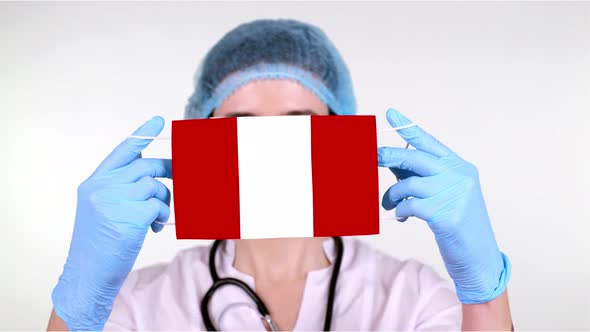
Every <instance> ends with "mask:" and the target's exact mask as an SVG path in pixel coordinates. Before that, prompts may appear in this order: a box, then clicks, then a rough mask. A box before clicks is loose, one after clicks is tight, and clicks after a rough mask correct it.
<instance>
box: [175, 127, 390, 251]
mask: <svg viewBox="0 0 590 332" xmlns="http://www.w3.org/2000/svg"><path fill="white" fill-rule="evenodd" d="M375 128H376V120H375V116H364V115H350V116H348V115H339V116H316V115H311V116H302V115H296V116H267V117H259V116H255V117H237V118H236V117H233V118H214V119H195V120H178V121H173V122H172V174H173V198H174V214H175V222H176V237H177V238H178V239H262V238H289V237H323V236H344V235H368V234H378V233H379V192H378V191H379V188H378V173H377V172H378V169H377V134H376V129H375Z"/></svg>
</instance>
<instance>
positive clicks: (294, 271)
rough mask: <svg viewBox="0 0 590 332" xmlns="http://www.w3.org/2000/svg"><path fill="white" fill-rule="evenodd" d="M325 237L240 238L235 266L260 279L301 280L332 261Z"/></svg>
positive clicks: (237, 242)
mask: <svg viewBox="0 0 590 332" xmlns="http://www.w3.org/2000/svg"><path fill="white" fill-rule="evenodd" d="M325 240H326V239H325V238H289V239H262V240H237V241H236V254H235V261H234V267H235V268H236V269H237V270H239V271H241V272H243V273H246V274H249V275H251V276H253V277H254V279H257V280H282V281H286V280H300V279H305V277H306V276H307V273H308V272H310V271H313V270H318V269H322V268H325V267H328V266H329V265H330V261H329V260H328V258H327V257H326V254H325V253H324V248H323V242H324V241H325Z"/></svg>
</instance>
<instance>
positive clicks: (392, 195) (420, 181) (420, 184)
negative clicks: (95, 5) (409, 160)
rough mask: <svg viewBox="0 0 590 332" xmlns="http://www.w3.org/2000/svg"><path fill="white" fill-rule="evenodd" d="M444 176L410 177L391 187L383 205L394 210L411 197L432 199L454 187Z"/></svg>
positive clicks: (384, 197) (384, 196)
mask: <svg viewBox="0 0 590 332" xmlns="http://www.w3.org/2000/svg"><path fill="white" fill-rule="evenodd" d="M447 180H448V179H447V178H446V177H445V176H443V175H436V176H429V177H416V176H413V177H410V178H407V179H405V180H401V181H399V182H398V183H396V184H394V185H393V186H391V187H390V188H389V189H388V190H387V192H385V194H384V195H383V200H382V203H381V204H382V205H383V208H384V209H386V210H391V209H394V208H395V207H396V206H397V205H398V204H399V203H400V202H401V201H402V200H404V199H406V198H410V197H415V198H421V199H425V198H430V197H433V196H435V195H436V194H438V193H440V192H441V191H443V190H445V189H447V188H448V187H449V186H452V183H451V184H449V181H447Z"/></svg>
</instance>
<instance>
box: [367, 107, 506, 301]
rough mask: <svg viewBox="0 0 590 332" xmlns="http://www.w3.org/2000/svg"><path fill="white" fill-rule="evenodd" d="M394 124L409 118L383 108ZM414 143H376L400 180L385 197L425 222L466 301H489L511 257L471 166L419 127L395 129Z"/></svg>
mask: <svg viewBox="0 0 590 332" xmlns="http://www.w3.org/2000/svg"><path fill="white" fill-rule="evenodd" d="M387 120H388V121H389V123H390V124H391V125H392V126H393V127H398V126H403V125H407V124H410V123H411V122H410V121H409V120H408V119H407V118H405V117H404V116H403V115H401V114H400V113H399V112H397V111H396V110H389V111H388V112H387ZM398 133H399V134H400V135H401V136H402V137H403V138H404V140H405V141H406V142H408V143H409V144H410V145H412V146H413V147H415V148H416V150H413V149H404V148H393V147H380V148H379V149H378V155H379V166H380V167H388V168H390V169H391V171H392V172H393V173H395V174H396V176H397V177H398V178H399V179H400V181H399V182H398V183H396V184H394V185H393V186H391V187H390V188H389V189H388V190H387V192H386V193H385V195H384V197H383V207H384V208H385V209H387V210H391V209H393V208H396V217H397V218H404V217H411V216H415V217H418V218H420V219H423V220H425V221H426V222H427V224H428V226H429V227H430V229H431V230H432V232H433V233H434V237H435V239H436V242H437V244H438V247H439V250H440V253H441V255H442V258H443V260H444V262H445V266H446V268H447V271H448V273H449V275H450V276H451V278H452V279H453V280H454V282H455V287H456V290H457V295H458V297H459V300H460V301H461V302H462V303H464V304H474V303H484V302H488V301H490V300H492V299H494V298H496V297H497V296H499V295H500V294H502V293H503V292H504V290H505V289H506V284H507V283H508V279H509V278H510V262H509V261H508V258H507V257H506V256H505V255H504V254H503V253H501V252H500V250H499V249H498V245H497V243H496V239H495V237H494V233H493V231H492V227H491V225H490V220H489V217H488V213H487V210H486V206H485V202H484V199H483V195H482V192H481V188H480V184H479V176H478V172H477V169H476V168H475V166H474V165H472V164H470V163H468V162H467V161H465V160H463V159H461V158H460V157H459V156H458V155H456V154H455V153H454V152H453V151H451V150H450V149H449V148H448V147H446V146H445V145H443V144H442V143H440V142H439V141H438V140H437V139H436V138H434V137H432V136H431V135H430V134H428V133H427V132H425V131H424V130H422V129H421V128H420V127H418V126H413V127H409V128H406V129H400V130H398Z"/></svg>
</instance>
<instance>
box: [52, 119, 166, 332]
mask: <svg viewBox="0 0 590 332" xmlns="http://www.w3.org/2000/svg"><path fill="white" fill-rule="evenodd" d="M163 127H164V119H162V118H161V117H154V118H152V119H151V120H149V121H147V122H146V123H145V124H144V125H143V126H141V127H140V128H139V129H137V130H136V131H135V132H134V135H140V136H157V135H158V134H159V133H160V132H161V131H162V128H163ZM150 142H151V140H147V139H136V138H128V139H126V140H125V141H124V142H123V143H121V144H120V145H119V146H117V148H115V150H113V152H111V154H110V155H109V156H108V157H107V158H106V159H105V160H104V161H103V162H102V163H101V164H100V166H99V167H98V168H97V169H96V171H95V172H94V173H93V174H92V175H91V176H90V177H89V178H88V179H87V180H86V181H84V182H83V183H82V184H81V185H80V186H79V188H78V206H77V210H76V220H75V224H74V233H73V236H72V241H71V243H70V251H69V254H68V259H67V261H66V263H65V266H64V270H63V273H62V275H61V276H60V277H59V281H58V283H57V286H55V288H54V289H53V293H52V300H53V307H54V310H55V312H56V314H57V315H58V316H59V317H60V318H61V319H62V320H63V321H64V322H65V323H66V325H67V327H68V329H69V330H70V331H77V330H102V328H103V327H104V324H105V323H106V321H107V319H108V317H109V315H110V313H111V309H112V305H113V301H114V299H115V297H116V296H117V293H118V292H119V289H120V288H121V286H122V284H123V281H125V279H126V278H127V275H128V273H129V272H130V271H131V268H132V267H133V264H134V263H135V259H136V258H137V255H138V253H139V250H140V249H141V247H142V244H143V241H144V239H145V236H146V234H147V231H148V229H149V228H150V226H151V227H152V230H153V231H154V232H159V231H160V230H162V227H163V226H162V225H159V224H156V223H154V221H156V220H158V221H162V222H165V221H167V220H168V217H169V215H170V208H169V205H170V191H169V190H168V188H167V187H166V186H165V185H164V184H162V183H161V182H160V181H158V180H156V179H154V177H167V178H172V168H171V161H170V160H169V159H147V158H142V157H141V151H142V150H143V149H144V148H145V147H146V146H147V145H148V144H149V143H150Z"/></svg>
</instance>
